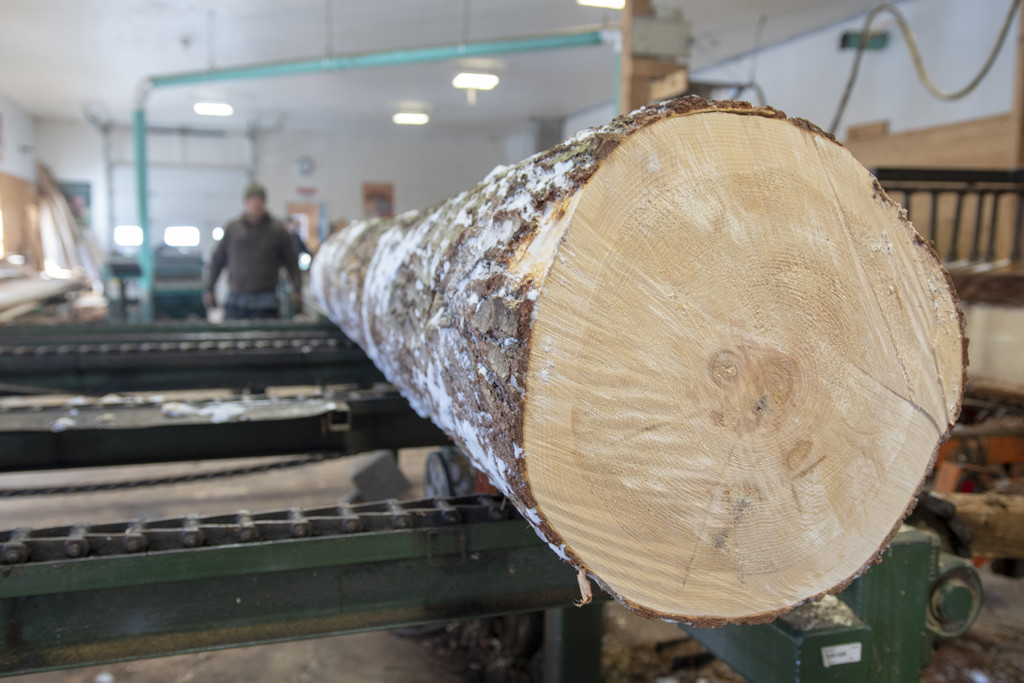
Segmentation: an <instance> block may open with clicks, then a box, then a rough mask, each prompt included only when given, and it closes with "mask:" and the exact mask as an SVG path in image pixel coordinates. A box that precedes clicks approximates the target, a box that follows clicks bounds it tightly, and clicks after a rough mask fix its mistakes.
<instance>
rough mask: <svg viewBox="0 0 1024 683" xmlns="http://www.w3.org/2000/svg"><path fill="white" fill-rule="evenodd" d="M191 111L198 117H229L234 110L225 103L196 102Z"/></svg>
mask: <svg viewBox="0 0 1024 683" xmlns="http://www.w3.org/2000/svg"><path fill="white" fill-rule="evenodd" d="M192 111H194V112H195V113H197V114H199V115H200V116H231V115H232V114H234V113H235V108H234V107H232V106H231V105H230V104H227V103H226V102H196V103H195V104H194V105H193V106H192Z"/></svg>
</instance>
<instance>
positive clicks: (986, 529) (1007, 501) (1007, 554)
mask: <svg viewBox="0 0 1024 683" xmlns="http://www.w3.org/2000/svg"><path fill="white" fill-rule="evenodd" d="M939 497H940V498H942V499H944V500H947V501H949V502H950V503H952V504H953V505H955V506H956V514H957V516H958V517H960V519H961V521H963V523H964V524H965V525H966V526H967V528H968V529H970V530H971V554H972V555H974V557H996V558H1000V557H1001V558H1008V559H1018V560H1019V559H1024V496H1020V495H1006V494H1001V493H995V492H986V493H942V494H939Z"/></svg>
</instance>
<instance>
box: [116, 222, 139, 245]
mask: <svg viewBox="0 0 1024 683" xmlns="http://www.w3.org/2000/svg"><path fill="white" fill-rule="evenodd" d="M114 244H116V245H117V246H119V247H141V246H142V228H140V227H139V226H137V225H119V226H117V227H116V228H114Z"/></svg>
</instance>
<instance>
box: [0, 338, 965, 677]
mask: <svg viewBox="0 0 1024 683" xmlns="http://www.w3.org/2000/svg"><path fill="white" fill-rule="evenodd" d="M0 372H2V373H3V375H2V376H3V378H4V382H5V386H4V388H5V390H6V392H7V393H8V394H9V395H8V397H6V398H4V399H0V404H2V406H0V471H13V470H27V469H47V468H57V467H60V468H66V467H78V466H95V465H106V464H128V463H142V462H166V461H170V460H176V459H197V458H223V457H232V456H249V455H268V456H269V455H281V454H296V453H302V454H307V455H310V456H311V457H337V456H338V455H342V454H345V453H356V452H363V451H367V450H372V449H379V448H384V449H398V448H403V447H410V446H436V445H444V444H446V443H447V441H446V439H445V437H444V435H443V434H442V433H441V432H440V431H438V430H437V429H436V427H434V426H433V425H432V424H430V423H429V422H427V421H425V420H422V419H421V418H419V417H418V416H416V415H415V414H414V413H413V412H412V410H411V409H410V408H409V406H408V404H407V403H406V402H405V401H404V400H403V399H402V398H401V397H400V396H399V395H398V394H397V393H396V392H395V390H394V389H393V388H392V387H390V386H388V385H384V384H380V383H379V380H380V379H381V378H380V376H379V374H378V373H377V371H376V370H375V369H374V368H373V366H372V365H371V364H370V363H369V361H368V360H367V359H366V358H365V356H362V354H361V353H360V352H359V351H358V349H356V348H354V347H353V345H352V344H351V342H349V341H348V340H347V339H345V338H344V337H343V336H342V335H341V334H340V333H339V332H338V331H337V330H336V329H335V328H333V327H331V326H329V325H326V324H311V325H299V326H291V325H287V324H278V323H269V324H267V323H260V324H258V325H230V326H217V327H215V326H210V325H205V324H204V325H195V324H190V325H186V324H181V323H178V324H164V325H150V326H139V327H125V326H113V325H103V326H96V327H80V328H22V329H18V328H6V329H4V330H3V331H2V333H0ZM296 384H302V385H304V386H302V387H296V386H294V385H296ZM211 387H221V388H222V390H221V391H220V393H217V392H210V391H207V392H206V393H205V394H204V396H203V397H202V398H195V397H193V398H186V397H184V395H183V394H177V393H175V392H176V391H180V390H183V389H186V388H190V389H195V388H204V389H209V388H211ZM155 391H159V393H152V392H155ZM53 392H62V394H61V395H58V394H56V393H53ZM113 392H119V393H117V394H116V395H112V394H113ZM143 392H150V393H143ZM67 394H72V395H74V394H82V395H81V396H73V397H72V398H69V396H68V395H67ZM143 427H145V428H143ZM128 434H130V435H131V438H130V439H128V438H126V435H128ZM430 469H432V470H433V473H432V474H431V473H430ZM467 477H469V478H471V480H473V479H475V473H474V472H472V471H471V470H468V469H467V468H466V467H465V466H464V463H461V462H460V461H459V455H458V453H457V451H455V450H454V449H452V448H451V447H447V448H444V449H442V451H440V452H439V454H438V455H437V456H433V457H432V458H431V460H430V461H429V463H428V477H427V480H428V489H429V493H430V496H431V497H430V498H428V499H425V500H418V501H398V500H385V501H377V502H366V503H358V504H353V503H350V502H347V501H339V502H337V504H334V505H330V506H326V507H319V508H315V509H303V508H299V507H292V508H287V509H282V510H273V511H266V512H248V511H235V512H229V513H225V514H218V515H206V516H198V515H186V516H183V517H174V518H169V519H156V520H147V521H140V520H126V521H123V522H120V523H110V524H102V525H98V526H87V525H77V524H68V525H66V526H61V527H56V528H29V527H26V528H18V529H9V530H7V531H3V532H0V613H2V614H3V619H2V621H0V624H2V626H0V634H2V637H0V674H15V673H25V672H30V671H42V670H47V669H54V668H62V667H73V666H81V665H85V664H92V663H100V662H109V661H116V660H123V659H132V658H140V657H150V656H159V655H165V654H171V653H179V652H189V651H196V650H200V649H206V648H219V647H226V646H232V645H247V644H254V643H265V642H272V641H279V640H284V639H292V638H306V637H313V636H325V635H331V634H343V633H349V632H355V631H363V630H367V629H383V628H396V627H407V626H410V625H417V624H425V623H433V622H438V621H448V620H454V619H462V618H467V617H484V616H492V615H501V614H509V613H517V612H527V611H530V612H535V611H538V610H544V615H545V616H544V656H543V669H544V678H545V680H547V681H570V680H580V681H594V680H599V665H600V658H599V655H600V647H601V635H602V628H601V619H602V605H601V604H599V603H598V604H593V605H588V606H585V607H582V608H576V607H573V606H572V603H573V600H575V599H576V598H578V596H579V587H578V584H577V578H576V575H575V572H574V571H573V570H572V569H571V567H569V566H568V565H566V564H564V563H562V562H561V561H560V560H559V559H558V558H557V557H556V556H555V555H554V554H553V553H552V552H551V551H550V549H549V548H548V547H547V546H546V545H545V544H544V543H543V542H542V541H540V540H539V539H538V538H537V537H536V535H535V534H534V532H533V530H532V529H531V528H530V527H529V525H528V524H527V523H526V522H525V521H524V520H523V519H521V518H520V517H519V515H518V514H517V513H516V511H515V510H514V508H513V507H512V506H511V505H510V504H509V503H508V502H507V501H505V500H504V499H502V498H501V497H500V496H497V495H494V494H490V493H481V492H480V490H479V488H478V487H477V486H476V485H468V484H467V483H466V478H467ZM14 493H16V492H12V491H9V490H5V491H0V494H3V495H13V494H14ZM594 594H595V595H596V596H599V595H601V591H599V590H596V589H595V590H594ZM980 604H981V586H980V581H979V579H978V575H977V574H976V573H975V571H974V569H973V567H972V566H971V565H970V563H969V562H968V561H966V560H963V559H960V558H956V557H953V556H952V555H948V554H946V553H944V552H942V550H941V547H940V542H939V539H938V537H937V536H936V535H935V534H933V533H930V532H927V531H921V530H916V529H911V528H909V527H907V528H904V530H902V531H901V532H900V533H899V534H897V536H896V539H895V541H894V542H893V544H892V546H891V547H890V548H889V549H888V550H887V551H886V553H885V555H884V558H883V560H882V562H881V563H880V564H879V565H877V566H875V567H874V568H872V569H870V570H869V571H868V572H867V573H865V574H864V575H863V576H861V577H860V578H858V579H856V580H855V581H854V582H853V583H852V584H851V585H850V586H849V587H848V588H847V589H846V590H844V591H843V592H842V593H841V594H839V596H838V597H827V598H825V599H824V600H822V601H820V602H817V603H811V604H807V605H804V606H802V607H799V608H797V609H796V610H794V611H793V612H792V613H791V614H789V615H787V616H785V617H783V618H781V619H779V620H777V621H776V622H774V623H772V624H767V625H762V626H732V627H726V628H722V629H711V630H703V629H694V628H691V627H687V626H683V628H685V629H686V630H687V632H688V633H689V634H690V635H691V636H692V637H693V638H695V639H696V640H698V641H700V642H701V643H703V644H704V645H705V646H706V647H707V648H708V649H709V650H710V651H711V652H712V653H714V654H715V655H716V656H717V657H719V658H721V659H723V660H724V661H726V662H727V663H728V664H729V665H730V666H732V667H733V668H734V669H735V670H736V671H737V672H739V673H740V674H742V675H744V676H745V677H747V678H748V679H749V680H751V681H792V680H816V681H817V680H828V681H833V680H834V681H894V682H895V681H914V680H917V679H918V677H919V675H920V671H921V669H922V667H923V666H924V665H925V664H926V663H927V661H928V658H929V656H930V654H931V651H932V648H933V645H934V643H935V642H936V641H937V640H939V639H942V638H949V637H953V636H955V635H958V634H960V633H963V632H964V631H965V630H966V629H967V628H969V627H970V625H971V623H972V622H973V621H974V619H975V617H976V616H977V614H978V611H979V609H980Z"/></svg>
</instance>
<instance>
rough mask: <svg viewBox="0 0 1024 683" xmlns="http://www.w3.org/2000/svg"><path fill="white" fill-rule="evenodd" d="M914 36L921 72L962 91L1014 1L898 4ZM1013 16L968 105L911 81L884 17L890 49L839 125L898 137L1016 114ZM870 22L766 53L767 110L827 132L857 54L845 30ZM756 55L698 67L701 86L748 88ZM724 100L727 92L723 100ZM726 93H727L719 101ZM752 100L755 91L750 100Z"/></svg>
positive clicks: (875, 60)
mask: <svg viewBox="0 0 1024 683" xmlns="http://www.w3.org/2000/svg"><path fill="white" fill-rule="evenodd" d="M898 6H899V8H900V9H901V10H902V12H903V13H904V15H906V17H907V20H908V22H909V24H910V26H911V28H912V29H914V32H915V33H916V34H917V38H918V43H919V45H920V48H921V52H922V54H923V57H924V62H925V66H926V67H927V68H928V70H929V71H930V72H931V73H932V77H933V80H935V82H936V83H937V85H938V86H939V87H940V88H943V89H945V90H955V89H959V88H961V87H962V86H964V85H965V84H966V83H967V82H968V81H969V80H970V79H971V78H973V77H974V75H975V74H976V73H977V72H978V70H980V68H981V66H982V64H983V62H984V60H985V58H986V57H987V55H988V52H989V50H990V49H991V47H992V45H993V44H994V42H995V39H996V36H997V33H998V31H999V28H1000V26H1001V25H1002V22H1003V19H1004V17H1005V14H1006V11H1007V9H1008V3H1007V2H1004V1H996V0H983V1H981V0H909V1H907V2H900V3H898ZM1019 17H1020V12H1018V13H1017V18H1016V19H1015V20H1014V25H1013V26H1012V27H1011V29H1010V33H1009V35H1008V37H1007V40H1006V43H1005V44H1004V46H1003V49H1002V52H1001V53H1000V54H999V57H998V59H997V61H996V63H995V64H994V65H993V67H992V71H991V72H990V73H989V75H988V77H987V78H986V79H985V80H984V81H983V82H982V83H981V85H980V86H979V87H978V88H977V89H976V90H975V91H974V92H973V93H972V94H970V95H968V96H967V97H966V98H964V99H962V100H959V101H956V102H952V103H944V102H940V101H939V100H936V99H935V98H933V97H932V96H931V95H929V94H928V93H927V91H925V89H924V88H923V86H921V84H920V83H919V82H918V80H917V77H916V76H915V74H914V68H913V65H912V62H911V60H910V56H909V53H908V51H907V48H906V44H905V42H904V40H903V37H902V35H901V34H900V32H899V29H898V27H897V26H896V25H895V23H894V22H893V21H891V20H890V19H891V18H890V17H889V15H887V14H885V15H882V16H880V17H879V19H878V20H876V23H875V26H876V27H878V26H880V25H881V24H880V23H879V22H884V23H885V24H886V27H885V28H886V30H887V31H888V33H889V46H888V47H887V48H885V49H884V50H882V51H868V52H866V54H865V55H864V61H863V62H862V63H861V70H860V76H859V77H858V80H857V85H856V86H855V87H854V91H853V96H852V97H851V101H850V105H849V107H848V108H847V110H846V115H845V116H844V118H843V126H842V127H841V128H840V131H839V135H838V136H837V137H839V139H840V140H842V139H844V138H845V137H846V128H847V127H848V126H850V125H856V124H858V123H866V122H870V121H878V120H882V119H888V120H889V122H890V130H891V131H893V132H897V131H901V130H910V129H915V128H925V127H929V126H934V125H939V124H944V123H953V122H957V121H964V120H968V119H974V118H979V117H984V116H991V115H994V114H1000V113H1004V112H1006V111H1009V110H1010V107H1011V97H1012V94H1013V79H1014V65H1015V54H1014V53H1015V47H1016V37H1017V21H1018V19H1019ZM863 22H864V16H863V15H861V16H860V17H858V18H856V19H853V20H850V21H846V22H843V23H841V24H838V25H834V26H830V27H828V28H825V29H822V30H819V31H815V32H813V33H810V34H808V35H805V36H802V37H800V38H796V39H793V40H790V41H788V42H786V43H783V44H781V45H778V46H775V47H770V48H767V49H765V50H763V51H762V52H761V54H760V55H759V57H758V63H757V76H756V80H757V81H758V82H759V83H760V84H761V85H762V87H763V88H764V91H765V95H766V97H767V100H768V102H767V103H768V104H770V105H771V106H773V107H776V108H778V109H782V110H783V111H785V112H786V113H787V114H789V115H790V116H799V117H803V118H806V119H808V120H810V121H812V122H814V123H816V124H818V125H819V126H821V127H823V128H825V127H828V126H829V125H830V124H831V121H832V117H833V116H834V114H835V111H836V108H837V107H838V105H839V99H840V97H841V96H842V91H843V88H844V86H845V84H846V79H847V77H848V75H849V72H850V68H851V65H852V63H853V56H854V50H840V49H839V36H840V34H842V32H843V31H859V30H860V29H861V28H862V27H863ZM749 60H750V58H749V57H742V58H739V59H734V60H730V61H728V62H725V63H723V64H720V65H717V66H714V67H711V68H708V69H702V70H700V71H698V72H696V73H694V74H693V76H692V79H693V80H695V81H728V82H745V81H746V80H747V76H748V74H749V69H750V61H749ZM725 94H728V93H727V91H726V92H724V93H723V95H725ZM716 96H721V95H716ZM751 97H754V95H753V94H752V93H750V92H749V91H748V92H747V93H745V94H744V98H751Z"/></svg>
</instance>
